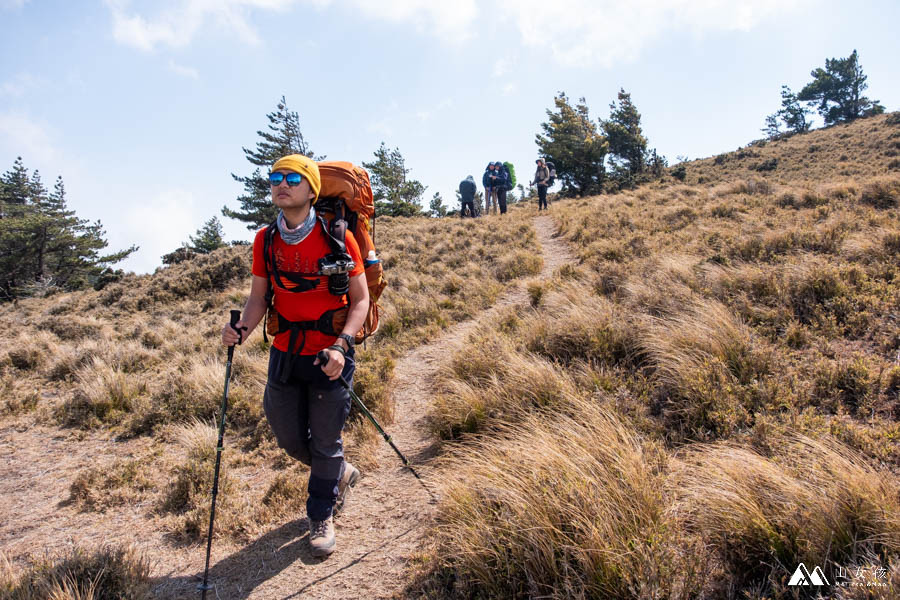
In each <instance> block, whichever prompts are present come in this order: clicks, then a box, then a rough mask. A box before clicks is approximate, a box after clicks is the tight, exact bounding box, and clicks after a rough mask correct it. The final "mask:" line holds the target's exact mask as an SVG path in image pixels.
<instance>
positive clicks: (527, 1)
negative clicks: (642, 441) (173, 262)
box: [0, 0, 900, 272]
mask: <svg viewBox="0 0 900 600" xmlns="http://www.w3.org/2000/svg"><path fill="white" fill-rule="evenodd" d="M898 22H900V2H897V1H896V0H885V1H879V2H861V3H848V2H844V1H827V2H814V1H812V0H755V1H728V0H703V1H693V2H692V1H690V0H666V1H663V0H634V1H631V2H627V3H626V2H606V1H599V0H595V1H591V0H556V1H555V2H545V1H540V2H538V1H534V0H521V1H514V0H490V1H484V2H482V1H476V0H459V1H457V2H455V3H453V4H451V3H439V2H431V1H428V0H381V1H380V2H372V1H368V0H344V1H338V0H333V1H331V0H164V1H158V2H132V1H128V0H106V1H98V2H64V1H40V0H0V56H2V61H0V170H2V171H7V170H8V169H9V168H10V167H11V166H12V164H13V161H14V160H15V158H16V156H22V158H23V160H24V163H25V166H26V167H27V168H29V169H39V170H40V172H41V175H42V178H43V180H44V182H45V183H46V184H48V187H49V186H51V185H52V183H53V181H54V180H55V178H56V176H57V175H62V177H63V179H64V180H65V183H66V189H67V193H68V200H69V204H70V206H71V207H72V208H74V209H75V210H76V211H77V212H78V214H79V215H80V216H82V217H84V218H89V219H91V220H95V219H100V220H101V221H102V222H103V224H104V226H105V227H106V230H107V237H108V239H109V241H110V247H111V249H119V248H123V247H127V246H129V245H131V244H138V245H139V246H140V247H141V249H140V251H139V252H137V253H136V254H134V255H133V256H132V257H130V258H129V259H128V260H127V261H125V262H123V263H121V264H120V265H119V266H121V267H124V268H125V269H127V270H134V271H137V272H148V271H152V270H153V269H154V268H155V267H157V266H159V265H160V256H161V255H162V254H163V253H165V252H168V251H171V250H173V249H174V248H176V247H178V246H179V245H180V243H181V242H183V241H186V240H187V239H188V236H189V235H191V234H193V233H194V232H196V230H197V229H198V228H199V227H200V226H201V225H202V224H203V223H204V222H205V221H206V220H207V219H209V218H210V217H211V216H214V215H217V216H219V217H220V220H221V221H222V222H223V225H224V227H225V231H226V238H227V239H250V238H251V235H252V234H251V232H249V231H247V230H246V228H245V227H244V225H242V224H241V223H238V222H236V221H231V220H229V219H226V218H224V217H222V216H221V214H220V210H221V207H222V206H223V205H225V204H227V205H229V206H230V207H232V208H237V207H238V205H237V203H236V201H235V198H236V197H237V196H238V195H239V194H240V193H241V186H240V185H239V184H237V183H235V182H234V181H233V180H232V178H231V176H230V174H231V173H236V174H240V175H246V174H249V173H250V172H251V171H252V167H251V165H250V164H249V163H248V162H247V161H246V159H245V158H244V154H243V152H242V151H241V147H242V146H245V147H254V146H255V144H256V142H257V139H258V137H257V135H256V131H257V130H259V129H263V128H264V127H265V126H266V124H267V120H266V118H265V115H266V113H269V112H272V111H273V110H274V109H275V106H276V104H277V102H278V100H279V99H280V98H281V96H282V95H283V96H285V97H286V99H287V103H288V107H289V108H290V109H291V110H294V111H297V112H298V113H299V114H300V120H301V126H302V130H303V133H304V136H305V137H306V139H307V141H308V142H309V144H310V147H311V148H312V149H313V150H314V151H315V152H316V153H319V154H325V155H327V157H328V158H329V159H335V160H338V159H340V160H350V161H353V162H356V163H359V162H362V161H368V160H371V159H372V154H373V152H374V151H375V150H376V149H377V148H378V146H379V144H380V143H381V142H382V141H384V142H385V143H386V144H387V145H388V146H389V147H391V148H393V147H398V148H399V149H400V151H401V153H402V154H403V156H404V157H405V158H406V163H407V166H408V167H409V168H410V169H411V173H410V175H411V176H412V177H414V178H416V179H418V180H419V181H421V182H422V183H423V184H425V185H426V186H428V188H427V190H426V193H425V196H426V197H425V204H426V205H427V203H428V201H429V200H430V198H431V196H432V194H433V193H434V192H440V193H441V194H442V196H443V197H444V200H445V203H446V204H448V205H450V206H453V207H454V208H455V206H456V204H455V194H454V190H455V188H456V186H457V185H458V183H459V181H460V180H461V179H463V178H464V177H465V176H466V175H469V174H472V175H474V176H475V178H476V180H479V181H480V176H481V173H482V172H483V170H484V167H485V165H486V163H487V162H489V161H494V160H509V161H512V162H513V163H514V164H515V165H516V168H517V172H518V174H519V178H520V179H522V180H524V181H526V182H527V180H528V178H529V177H530V175H531V174H532V173H533V167H534V162H533V160H534V157H535V155H536V146H535V143H534V136H535V134H536V133H537V132H538V131H539V129H540V123H541V122H542V121H543V120H545V118H546V114H545V111H546V109H547V108H550V107H551V106H552V105H553V97H554V95H555V94H556V93H557V92H559V91H565V92H566V93H567V94H568V95H569V97H570V98H573V99H577V98H578V97H581V96H584V97H585V98H586V99H587V103H588V105H589V106H590V108H591V114H592V116H593V117H595V118H597V117H606V116H608V114H609V104H610V102H612V101H614V100H615V98H616V92H617V91H618V90H619V88H620V87H622V88H624V89H625V90H626V91H628V92H630V93H631V95H632V100H633V101H634V102H635V104H636V105H637V107H638V109H639V110H640V112H641V113H642V115H643V126H644V132H645V134H646V135H647V136H648V137H649V139H650V145H651V146H652V147H656V148H657V149H658V150H659V152H660V153H661V154H663V155H665V156H667V157H668V158H669V160H670V162H674V159H675V157H676V156H679V155H680V156H687V157H690V158H698V157H704V156H710V155H713V154H717V153H719V152H723V151H728V150H734V149H735V148H737V147H738V146H741V145H744V144H746V143H747V142H749V141H751V140H753V139H756V138H758V137H760V136H761V133H760V131H759V130H760V128H761V127H762V126H763V120H764V118H765V116H766V115H767V114H770V113H772V112H774V111H775V110H777V108H778V107H779V102H780V96H779V93H780V87H781V85H782V84H787V85H789V86H791V87H792V88H793V89H794V90H795V91H797V90H799V89H800V88H801V87H803V85H804V84H805V83H807V82H808V81H809V80H810V77H809V72H810V70H812V69H813V68H815V67H820V66H824V63H825V58H831V57H845V56H847V55H849V54H850V52H852V50H853V49H854V48H856V49H857V50H858V51H859V55H860V61H861V64H862V66H863V69H864V70H865V72H866V73H867V74H868V76H869V90H868V92H867V94H868V95H869V97H871V98H876V99H879V100H880V101H881V102H882V104H884V105H885V106H886V107H887V109H888V110H889V111H893V110H898V108H900V106H898V105H900V73H898V66H897V65H898V63H897V57H898V56H900V36H898V35H897V33H896V24H897V23H898Z"/></svg>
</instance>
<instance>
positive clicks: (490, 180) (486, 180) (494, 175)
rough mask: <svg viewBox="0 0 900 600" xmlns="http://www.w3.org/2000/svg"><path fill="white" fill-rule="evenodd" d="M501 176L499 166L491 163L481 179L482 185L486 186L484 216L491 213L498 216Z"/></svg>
mask: <svg viewBox="0 0 900 600" xmlns="http://www.w3.org/2000/svg"><path fill="white" fill-rule="evenodd" d="M499 175H500V174H499V173H498V172H497V166H496V165H495V164H494V163H492V162H490V163H488V166H487V167H486V168H485V169H484V175H483V176H482V177H481V183H482V185H484V214H486V215H487V214H490V213H491V212H493V213H494V214H497V192H498V190H499V188H498V186H499V185H500V183H501V182H500V177H499Z"/></svg>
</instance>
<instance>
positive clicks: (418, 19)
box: [105, 0, 478, 51]
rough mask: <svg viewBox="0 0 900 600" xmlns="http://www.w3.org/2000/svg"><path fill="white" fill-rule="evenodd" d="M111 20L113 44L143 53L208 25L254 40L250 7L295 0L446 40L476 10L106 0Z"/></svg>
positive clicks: (367, 3)
mask: <svg viewBox="0 0 900 600" xmlns="http://www.w3.org/2000/svg"><path fill="white" fill-rule="evenodd" d="M105 2H106V5H107V6H108V7H109V10H110V12H111V14H112V18H113V37H114V38H115V40H116V41H117V42H119V43H120V44H123V45H126V46H132V47H134V48H138V49H140V50H144V51H151V50H154V49H156V48H157V47H159V46H168V47H171V48H183V47H185V46H187V45H188V44H190V43H191V41H192V40H193V39H194V37H195V36H196V35H197V33H198V32H199V31H200V30H201V29H202V28H203V27H205V26H207V24H212V25H214V26H216V27H219V28H221V29H225V30H227V31H230V32H232V33H234V34H236V36H237V38H238V39H240V40H241V41H243V42H244V43H247V44H257V43H259V39H260V38H259V35H258V33H257V31H256V30H255V29H254V28H253V26H252V25H251V24H250V22H249V16H250V13H251V12H252V11H254V10H265V11H284V10H286V9H288V8H290V7H292V6H293V5H295V4H298V2H302V3H304V4H306V5H307V6H310V7H312V8H314V9H317V10H323V9H326V8H330V7H331V6H332V5H334V6H336V7H338V8H343V9H344V10H347V9H348V8H349V9H350V10H352V11H353V13H354V14H359V15H363V16H364V17H366V18H369V19H372V20H377V21H383V22H388V23H393V24H399V25H407V24H408V25H411V26H412V27H413V28H414V29H415V30H416V31H417V32H419V33H423V34H428V35H432V36H434V37H437V38H439V39H441V40H443V41H445V42H451V43H460V42H464V41H466V40H467V39H469V38H470V37H471V35H472V33H473V31H472V28H473V26H474V25H473V24H474V21H475V18H476V16H477V14H478V9H477V6H476V0H457V2H454V3H449V2H434V1H433V0H381V1H379V2H373V1H372V0H344V2H340V3H338V2H334V1H333V0H174V1H170V2H169V3H168V5H167V6H166V7H165V8H163V9H160V10H158V11H157V13H156V14H154V15H152V16H148V15H145V14H142V13H141V12H139V11H137V10H133V9H132V8H131V4H130V1H129V0H105Z"/></svg>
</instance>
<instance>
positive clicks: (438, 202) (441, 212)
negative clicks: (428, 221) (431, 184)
mask: <svg viewBox="0 0 900 600" xmlns="http://www.w3.org/2000/svg"><path fill="white" fill-rule="evenodd" d="M429 210H430V211H431V216H432V217H446V216H447V207H446V206H444V199H443V198H442V197H441V193H440V192H435V193H434V196H432V197H431V205H430V206H429Z"/></svg>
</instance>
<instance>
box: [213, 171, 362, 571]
mask: <svg viewBox="0 0 900 600" xmlns="http://www.w3.org/2000/svg"><path fill="white" fill-rule="evenodd" d="M269 186H270V190H271V193H272V202H273V203H274V204H275V206H277V207H278V208H280V209H281V210H280V212H279V214H278V218H277V220H276V223H275V226H277V229H276V228H275V226H270V227H266V228H263V229H261V230H259V232H257V234H256V238H255V239H254V242H253V267H252V273H253V276H252V277H253V279H252V283H251V287H250V297H249V298H248V299H247V303H246V305H245V306H244V311H243V316H242V318H241V320H240V321H238V323H237V324H236V326H235V327H232V326H231V325H230V324H229V325H226V326H225V327H224V328H223V330H222V342H223V343H224V344H225V345H226V346H232V345H234V344H239V343H241V342H242V341H243V340H244V339H246V338H247V337H248V336H249V335H250V334H251V333H252V332H253V330H254V328H255V327H256V326H257V325H258V324H259V322H260V320H261V319H262V318H263V316H264V315H265V313H266V310H267V307H268V305H269V303H268V298H267V294H268V293H269V290H270V289H271V290H272V291H273V294H274V295H273V297H272V307H273V309H274V311H275V315H274V317H275V318H277V319H278V321H279V323H282V322H283V323H287V324H289V325H290V328H289V329H286V330H284V331H281V330H279V331H280V332H279V333H278V334H277V335H275V339H274V340H273V343H272V347H271V349H270V351H269V369H268V380H267V382H266V389H265V393H264V395H263V408H264V409H265V413H266V419H267V420H268V423H269V426H270V427H271V428H272V432H273V433H274V434H275V439H276V440H277V441H278V445H279V446H280V447H281V448H283V449H284V451H285V452H286V453H287V454H288V455H289V456H291V457H293V458H294V459H296V460H298V461H300V462H302V463H303V464H305V465H308V466H309V482H308V491H309V496H308V499H307V501H306V514H307V516H308V517H309V542H310V548H311V551H312V554H313V556H319V557H321V556H327V555H329V554H331V553H332V552H333V551H334V547H335V536H334V521H333V514H334V512H335V511H336V510H339V509H340V508H341V507H342V506H344V505H346V502H347V495H348V493H349V489H350V487H351V486H353V485H354V484H355V483H356V481H357V480H358V479H359V476H360V474H359V470H357V469H356V468H355V467H353V465H351V464H350V463H348V462H347V461H346V460H344V447H343V441H342V439H341V430H342V429H343V427H344V422H345V420H346V419H347V415H348V414H349V412H350V395H349V393H348V392H347V391H346V390H345V389H344V388H343V387H342V385H341V383H340V382H339V380H338V377H339V376H343V377H344V379H346V380H347V381H348V382H351V385H352V380H353V379H352V378H353V373H354V370H355V363H354V360H353V358H354V335H355V333H356V332H357V331H359V330H360V328H361V327H362V325H363V321H364V320H365V318H366V313H367V311H368V307H369V292H368V287H367V285H366V277H365V275H364V271H363V259H362V256H360V251H359V246H358V244H357V242H356V240H355V239H354V237H353V234H352V233H351V232H350V231H347V232H346V235H345V237H344V243H345V245H346V255H349V258H350V259H351V260H352V263H353V266H352V268H351V267H350V265H349V263H345V265H344V267H343V268H344V271H343V272H342V273H341V275H343V276H344V280H343V281H344V282H346V276H347V275H349V289H348V290H347V293H346V296H349V309H348V310H345V307H346V306H347V301H346V300H345V295H343V294H342V295H336V293H334V292H333V291H332V289H331V285H332V283H333V282H332V281H331V277H333V276H334V275H331V274H330V275H329V276H326V275H322V274H320V270H322V267H321V265H320V263H319V260H320V259H323V258H325V259H326V262H327V260H328V257H329V256H331V257H333V256H335V255H334V254H333V251H334V250H333V245H332V244H333V242H330V241H329V239H328V238H327V237H326V236H328V235H329V232H328V228H327V225H326V223H325V221H324V220H323V219H322V218H321V217H318V216H317V215H316V210H315V204H316V201H317V200H318V195H319V190H320V188H321V179H320V177H319V167H318V165H317V164H316V163H315V162H314V161H313V160H311V159H310V158H308V157H306V156H303V155H301V154H291V155H290V156H285V157H283V158H281V159H279V160H278V161H277V162H276V163H275V164H274V165H273V166H272V172H271V173H270V174H269ZM348 268H349V272H348V271H347V269H348ZM270 278H271V288H270ZM344 313H346V321H345V322H344V323H343V325H339V324H338V320H336V319H335V320H334V321H332V318H331V317H332V316H334V315H335V314H344ZM269 318H270V319H271V318H272V315H271V314H270V317H269ZM337 331H340V333H339V334H337V333H336V332H337ZM320 350H324V351H325V353H326V354H327V355H328V358H329V360H328V362H327V363H326V364H325V365H320V364H319V360H318V359H317V358H316V353H317V352H319V351H320Z"/></svg>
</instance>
